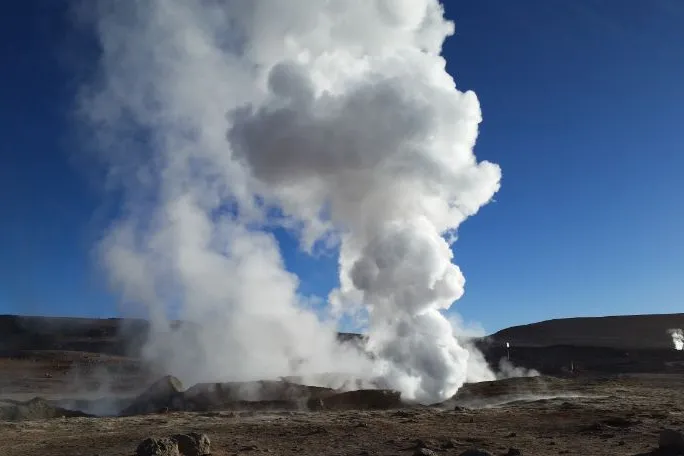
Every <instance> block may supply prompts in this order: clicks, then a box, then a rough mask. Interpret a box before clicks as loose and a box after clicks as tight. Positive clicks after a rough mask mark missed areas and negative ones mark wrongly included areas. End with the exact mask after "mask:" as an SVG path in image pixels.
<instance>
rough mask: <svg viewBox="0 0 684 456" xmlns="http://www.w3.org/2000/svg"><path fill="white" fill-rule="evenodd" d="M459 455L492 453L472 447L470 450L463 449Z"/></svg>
mask: <svg viewBox="0 0 684 456" xmlns="http://www.w3.org/2000/svg"><path fill="white" fill-rule="evenodd" d="M459 456H492V453H490V452H489V451H485V450H480V449H477V448H472V449H470V450H465V451H464V452H463V453H461V454H460V455H459Z"/></svg>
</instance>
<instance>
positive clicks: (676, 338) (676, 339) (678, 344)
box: [668, 329, 684, 351]
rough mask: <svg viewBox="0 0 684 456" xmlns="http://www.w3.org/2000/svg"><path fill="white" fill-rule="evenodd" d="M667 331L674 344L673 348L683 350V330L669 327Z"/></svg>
mask: <svg viewBox="0 0 684 456" xmlns="http://www.w3.org/2000/svg"><path fill="white" fill-rule="evenodd" d="M668 333H670V336H672V345H674V348H675V350H680V351H681V350H684V331H682V330H681V329H670V330H669V331H668Z"/></svg>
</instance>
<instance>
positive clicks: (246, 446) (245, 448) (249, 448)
mask: <svg viewBox="0 0 684 456" xmlns="http://www.w3.org/2000/svg"><path fill="white" fill-rule="evenodd" d="M258 448H259V447H257V446H256V445H245V446H243V447H241V448H240V450H239V451H254V450H257V449H258Z"/></svg>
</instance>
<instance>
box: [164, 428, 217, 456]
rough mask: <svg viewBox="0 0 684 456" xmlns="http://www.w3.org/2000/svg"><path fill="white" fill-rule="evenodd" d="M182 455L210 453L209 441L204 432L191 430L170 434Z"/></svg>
mask: <svg viewBox="0 0 684 456" xmlns="http://www.w3.org/2000/svg"><path fill="white" fill-rule="evenodd" d="M171 439H173V440H174V441H175V442H176V444H177V445H178V451H180V454H182V455H183V456H205V455H208V454H211V441H210V440H209V437H208V436H207V435H206V434H200V433H197V432H191V433H189V434H176V435H173V436H171Z"/></svg>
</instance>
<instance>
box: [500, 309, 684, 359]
mask: <svg viewBox="0 0 684 456" xmlns="http://www.w3.org/2000/svg"><path fill="white" fill-rule="evenodd" d="M673 328H684V313H677V314H660V315H623V316H608V317H579V318H562V319H555V320H547V321H542V322H539V323H532V324H528V325H521V326H513V327H511V328H506V329H502V330H501V331H498V332H496V333H494V334H492V335H491V336H489V337H488V339H489V340H490V341H492V342H494V343H498V344H505V343H506V342H509V343H510V344H511V345H512V346H516V347H548V346H555V345H565V346H575V347H603V348H613V349H627V350H629V349H671V348H673V345H672V338H671V337H670V335H669V334H668V330H669V329H673Z"/></svg>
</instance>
